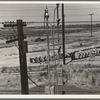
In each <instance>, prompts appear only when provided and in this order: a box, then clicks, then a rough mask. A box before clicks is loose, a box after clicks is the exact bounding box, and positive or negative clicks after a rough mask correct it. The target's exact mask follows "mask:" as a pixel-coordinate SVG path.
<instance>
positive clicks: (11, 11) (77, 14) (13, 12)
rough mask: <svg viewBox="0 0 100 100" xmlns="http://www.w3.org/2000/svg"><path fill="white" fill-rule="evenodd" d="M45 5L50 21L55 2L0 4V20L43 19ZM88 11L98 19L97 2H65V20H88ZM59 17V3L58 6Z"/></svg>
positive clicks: (99, 15)
mask: <svg viewBox="0 0 100 100" xmlns="http://www.w3.org/2000/svg"><path fill="white" fill-rule="evenodd" d="M46 5H47V7H48V10H49V15H50V18H49V20H50V21H53V17H54V8H55V7H56V4H0V21H15V20H17V19H23V20H24V21H38V22H39V21H43V19H44V18H43V16H44V9H45V8H46ZM89 13H94V16H93V20H94V21H97V20H99V21H100V3H99V4H65V20H66V21H80V20H81V21H88V20H90V16H89ZM59 14H60V18H61V5H60V7H59Z"/></svg>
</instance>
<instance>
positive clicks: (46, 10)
mask: <svg viewBox="0 0 100 100" xmlns="http://www.w3.org/2000/svg"><path fill="white" fill-rule="evenodd" d="M44 18H45V19H46V32H47V55H48V58H47V61H48V79H49V85H50V55H49V51H50V49H49V30H48V19H49V13H48V9H47V7H46V9H45V14H44ZM49 91H50V88H49Z"/></svg>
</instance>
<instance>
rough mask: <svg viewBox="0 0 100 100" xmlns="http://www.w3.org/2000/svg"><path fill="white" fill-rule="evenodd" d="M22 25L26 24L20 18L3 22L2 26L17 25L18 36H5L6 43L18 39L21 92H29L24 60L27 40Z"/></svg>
mask: <svg viewBox="0 0 100 100" xmlns="http://www.w3.org/2000/svg"><path fill="white" fill-rule="evenodd" d="M23 26H26V23H25V22H23V21H22V20H17V22H5V23H4V27H17V31H18V36H17V35H16V36H12V37H10V39H9V38H7V41H6V43H12V42H15V41H18V45H19V48H18V49H19V61H20V75H21V93H22V94H29V88H28V77H27V61H26V52H27V51H28V50H27V41H24V39H25V38H26V37H25V35H24V34H23Z"/></svg>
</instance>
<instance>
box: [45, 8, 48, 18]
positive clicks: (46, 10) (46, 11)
mask: <svg viewBox="0 0 100 100" xmlns="http://www.w3.org/2000/svg"><path fill="white" fill-rule="evenodd" d="M44 17H46V18H49V13H48V8H47V7H46V9H45V13H44Z"/></svg>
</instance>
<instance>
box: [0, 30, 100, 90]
mask: <svg viewBox="0 0 100 100" xmlns="http://www.w3.org/2000/svg"><path fill="white" fill-rule="evenodd" d="M37 37H38V36H36V37H35V36H31V37H27V39H26V40H28V42H29V45H28V53H27V66H28V68H29V67H33V69H34V70H31V71H29V72H28V74H29V76H30V77H31V79H32V80H34V81H35V82H36V83H37V84H38V85H41V84H45V83H47V77H45V76H46V75H43V76H41V75H42V74H41V75H40V73H41V71H44V69H43V68H44V67H45V66H44V65H46V64H47V62H43V63H30V57H32V58H34V57H38V56H44V55H47V43H46V40H45V41H42V42H34V40H35V39H36V38H37ZM51 37H52V36H50V38H51ZM42 38H46V36H42ZM99 38H100V31H93V37H91V36H90V32H89V31H86V32H78V33H70V34H66V36H65V39H66V53H68V52H72V51H74V50H76V49H78V50H79V49H82V48H86V47H87V48H88V47H92V46H95V45H99V44H100V39H99ZM57 41H58V40H57V34H55V43H56V44H57ZM59 41H60V44H61V43H62V35H60V39H59ZM80 43H82V47H80ZM0 44H1V47H0V88H2V89H4V88H12V89H15V88H16V89H20V73H19V71H18V72H17V73H16V71H15V72H13V71H12V72H13V73H12V72H11V69H12V68H16V67H18V68H19V53H18V48H16V46H15V45H14V44H13V43H12V44H6V39H3V40H2V39H1V40H0ZM16 44H17V42H16ZM4 45H7V46H6V47H5V46H4ZM50 45H52V40H51V39H50ZM52 48H53V47H52V46H50V49H52ZM55 48H56V49H58V46H57V45H56V46H55ZM55 51H56V52H57V50H55ZM50 53H51V54H52V53H53V51H51V52H50ZM99 60H100V56H96V57H93V58H91V57H90V58H86V59H81V60H76V61H72V62H70V63H68V64H67V65H65V66H64V70H65V73H66V75H65V77H64V78H65V80H68V81H67V82H68V83H71V84H74V85H76V86H78V87H80V88H89V89H90V88H91V89H100V77H99V76H100V67H99V65H100V61H99ZM69 61H70V58H68V59H66V63H67V62H69ZM61 62H62V61H61ZM40 66H41V67H40ZM36 70H37V71H36ZM45 71H47V70H45ZM30 73H31V74H30ZM35 86H36V85H35V84H33V83H32V82H31V81H30V80H29V87H30V88H31V87H35Z"/></svg>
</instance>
